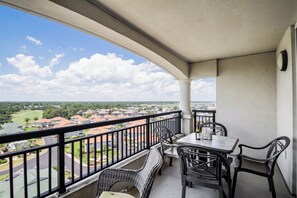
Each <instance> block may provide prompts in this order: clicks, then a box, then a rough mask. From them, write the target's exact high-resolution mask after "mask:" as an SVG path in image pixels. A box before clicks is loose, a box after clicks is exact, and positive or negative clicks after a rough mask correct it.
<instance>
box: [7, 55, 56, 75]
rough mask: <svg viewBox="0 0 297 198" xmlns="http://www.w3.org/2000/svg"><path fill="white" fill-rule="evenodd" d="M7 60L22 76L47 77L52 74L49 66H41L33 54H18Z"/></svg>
mask: <svg viewBox="0 0 297 198" xmlns="http://www.w3.org/2000/svg"><path fill="white" fill-rule="evenodd" d="M7 62H8V63H9V64H10V65H12V66H13V67H15V68H17V69H18V72H19V74H20V75H21V76H35V77H41V78H45V77H48V76H51V75H52V71H51V70H50V68H49V67H41V66H39V65H38V64H37V63H36V62H35V61H34V58H33V56H26V55H24V54H18V55H16V56H15V57H11V58H7Z"/></svg>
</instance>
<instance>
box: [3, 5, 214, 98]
mask: <svg viewBox="0 0 297 198" xmlns="http://www.w3.org/2000/svg"><path fill="white" fill-rule="evenodd" d="M0 29H1V31H0V36H1V39H0V51H1V53H0V101H177V100H178V99H179V95H178V82H177V80H176V79H175V78H174V77H173V76H171V75H170V74H169V73H168V72H166V71H165V70H163V69H162V68H160V67H158V66H156V65H154V64H153V63H152V62H150V61H149V60H147V59H145V58H143V57H141V56H138V55H137V54H134V53H132V52H130V51H128V50H126V49H123V48H121V47H118V46H116V45H114V44H112V43H109V42H107V41H105V40H103V39H100V38H97V37H94V36H91V35H88V34H86V33H83V32H80V31H78V30H75V29H72V28H69V27H66V26H64V25H61V24H58V23H56V22H52V21H49V20H47V19H43V18H40V17H36V16H33V15H30V14H26V13H23V12H20V11H17V10H14V9H11V8H8V7H4V6H0ZM191 89H192V101H214V100H215V80H214V79H204V80H197V81H193V82H192V86H191Z"/></svg>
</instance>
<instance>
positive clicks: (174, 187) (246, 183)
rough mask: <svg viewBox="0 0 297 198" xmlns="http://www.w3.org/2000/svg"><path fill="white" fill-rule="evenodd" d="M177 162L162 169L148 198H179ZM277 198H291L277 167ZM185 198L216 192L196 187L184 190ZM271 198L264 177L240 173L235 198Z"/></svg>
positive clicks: (204, 197)
mask: <svg viewBox="0 0 297 198" xmlns="http://www.w3.org/2000/svg"><path fill="white" fill-rule="evenodd" d="M179 168H180V167H179V162H178V161H177V160H175V161H174V163H173V166H172V167H166V168H164V169H163V172H162V175H160V176H159V175H158V176H157V177H156V180H155V182H154V185H153V188H152V192H151V196H150V198H161V197H163V198H179V197H181V189H182V187H181V179H180V170H179ZM274 182H275V189H276V195H277V198H291V197H294V196H292V195H290V193H289V191H288V190H287V188H286V186H285V183H284V181H283V179H282V177H281V175H280V172H279V169H278V167H276V169H275V175H274ZM186 197H187V198H197V197H201V198H218V197H219V194H218V192H217V191H215V190H213V189H209V188H205V187H201V186H198V185H194V187H193V188H188V187H187V190H186ZM258 197H259V198H271V193H270V191H269V189H268V181H267V179H266V178H264V177H259V176H256V175H252V174H248V173H243V172H240V173H239V174H238V179H237V187H236V192H235V198H258Z"/></svg>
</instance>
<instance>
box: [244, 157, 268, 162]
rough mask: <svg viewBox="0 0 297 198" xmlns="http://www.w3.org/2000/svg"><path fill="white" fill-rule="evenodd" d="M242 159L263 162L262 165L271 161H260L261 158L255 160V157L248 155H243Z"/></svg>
mask: <svg viewBox="0 0 297 198" xmlns="http://www.w3.org/2000/svg"><path fill="white" fill-rule="evenodd" d="M241 157H242V158H244V159H248V160H252V161H256V162H261V163H265V162H267V161H269V159H259V158H254V157H250V156H246V155H241Z"/></svg>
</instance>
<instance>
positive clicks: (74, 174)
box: [0, 111, 181, 198]
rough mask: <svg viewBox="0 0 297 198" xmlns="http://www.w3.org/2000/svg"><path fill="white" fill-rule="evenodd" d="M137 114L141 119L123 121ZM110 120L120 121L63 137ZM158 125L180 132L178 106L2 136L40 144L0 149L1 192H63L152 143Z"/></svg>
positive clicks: (16, 194)
mask: <svg viewBox="0 0 297 198" xmlns="http://www.w3.org/2000/svg"><path fill="white" fill-rule="evenodd" d="M140 120H142V121H143V122H142V123H141V124H136V125H133V126H131V125H129V127H125V126H123V125H125V123H129V122H133V121H140ZM109 125H111V126H115V125H121V126H120V127H116V128H115V129H112V130H110V131H108V132H104V133H100V134H95V135H90V136H84V137H79V138H75V139H71V138H70V139H65V137H67V136H65V135H66V134H67V133H70V132H75V131H81V130H88V129H92V128H97V127H104V126H105V127H106V126H109ZM159 125H163V126H166V127H168V128H170V129H171V130H172V132H173V133H174V134H177V133H180V132H181V111H174V112H168V113H160V114H154V115H147V116H139V117H133V118H125V119H118V120H110V121H105V122H97V123H91V124H84V125H76V126H69V127H63V128H55V129H46V130H40V131H32V132H24V133H21V134H16V135H7V136H1V138H0V144H3V143H11V142H15V141H21V140H28V139H33V138H34V139H35V138H42V139H44V141H45V145H42V146H37V147H35V148H28V149H23V150H19V151H14V152H7V153H4V154H0V159H7V160H8V162H7V163H8V166H7V169H6V170H0V176H1V175H2V176H3V175H4V174H8V176H7V181H6V184H7V186H6V187H5V185H0V197H2V196H3V197H9V196H10V197H11V198H13V197H20V196H21V197H25V198H27V197H45V196H48V195H50V194H52V193H55V192H58V193H60V194H62V193H65V192H66V188H67V187H68V186H70V185H72V184H74V183H76V182H78V181H81V180H83V179H85V178H87V177H89V176H91V175H93V174H95V173H97V172H99V171H101V170H102V169H104V168H106V167H109V166H111V165H114V164H116V163H118V162H120V161H122V160H124V159H127V158H128V157H131V156H133V155H135V154H137V153H139V152H141V151H143V150H145V149H149V148H150V147H151V146H153V145H155V144H157V143H158V137H157V135H156V134H155V132H154V130H153V129H154V128H155V127H156V126H159ZM32 175H33V178H34V179H33V180H32V179H30V178H32ZM35 177H36V178H35ZM0 184H1V181H0ZM20 186H23V188H20ZM5 188H8V189H6V192H7V191H9V192H8V194H5ZM32 193H33V194H32Z"/></svg>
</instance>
